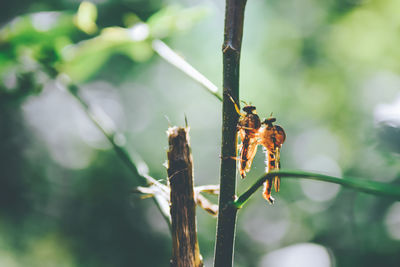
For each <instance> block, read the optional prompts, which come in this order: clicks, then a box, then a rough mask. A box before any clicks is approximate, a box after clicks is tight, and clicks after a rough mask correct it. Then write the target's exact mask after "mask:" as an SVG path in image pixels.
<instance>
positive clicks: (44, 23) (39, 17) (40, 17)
mask: <svg viewBox="0 0 400 267" xmlns="http://www.w3.org/2000/svg"><path fill="white" fill-rule="evenodd" d="M58 17H59V13H57V12H39V13H35V14H33V15H32V25H33V27H34V28H35V29H36V30H37V31H42V32H45V31H48V30H50V29H51V28H52V27H54V25H55V24H56V22H57V19H58Z"/></svg>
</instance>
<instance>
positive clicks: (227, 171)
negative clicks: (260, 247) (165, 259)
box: [214, 0, 246, 267]
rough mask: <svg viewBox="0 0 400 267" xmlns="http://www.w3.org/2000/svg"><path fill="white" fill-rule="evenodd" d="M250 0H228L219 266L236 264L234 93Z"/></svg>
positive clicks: (224, 46) (225, 266) (218, 235)
mask: <svg viewBox="0 0 400 267" xmlns="http://www.w3.org/2000/svg"><path fill="white" fill-rule="evenodd" d="M245 6H246V0H226V6H225V29H224V43H223V46H222V52H223V88H224V90H223V91H224V93H223V107H222V146H221V177H220V187H221V189H220V195H219V205H218V221H217V237H216V242H215V258H214V266H215V267H230V266H232V264H233V247H234V242H235V227H236V212H237V209H236V208H235V207H234V206H233V205H232V202H233V201H234V200H235V191H236V161H235V160H234V159H233V158H234V157H235V156H236V143H237V136H236V125H237V121H238V114H237V113H236V110H235V107H234V105H233V103H232V101H231V100H230V97H233V98H235V99H238V96H239V62H240V50H241V45H242V36H243V21H244V10H245Z"/></svg>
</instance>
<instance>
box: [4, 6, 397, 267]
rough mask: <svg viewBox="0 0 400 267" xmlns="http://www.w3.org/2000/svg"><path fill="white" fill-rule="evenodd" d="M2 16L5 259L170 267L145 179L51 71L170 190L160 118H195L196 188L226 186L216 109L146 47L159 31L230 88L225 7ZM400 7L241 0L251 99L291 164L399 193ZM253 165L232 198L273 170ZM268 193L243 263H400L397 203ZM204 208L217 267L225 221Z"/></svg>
mask: <svg viewBox="0 0 400 267" xmlns="http://www.w3.org/2000/svg"><path fill="white" fill-rule="evenodd" d="M198 4H201V5H202V6H201V7H198V6H197V5H198ZM178 6H181V7H178ZM182 6H184V7H185V8H182ZM1 7H2V8H0V23H1V24H2V28H1V29H0V136H1V137H2V139H1V140H2V142H1V144H0V171H1V174H0V226H1V227H0V266H7V267H8V266H11V267H12V266H85V267H86V266H96V267H97V266H100V267H101V266H167V265H168V264H169V257H170V254H171V248H170V247H171V244H170V243H171V242H170V238H169V233H168V227H167V225H166V224H165V222H164V221H163V219H162V216H161V215H160V214H159V212H158V210H157V209H156V208H155V206H154V204H153V202H151V201H149V200H140V199H136V198H134V197H133V196H132V195H131V189H132V188H133V187H134V186H136V185H137V179H136V178H137V177H134V176H132V175H131V173H130V172H129V170H128V169H127V168H126V166H125V165H123V163H122V162H120V160H119V159H118V157H117V156H116V155H115V153H114V152H113V151H112V149H111V146H110V145H109V144H108V143H107V140H106V139H105V138H104V137H103V136H102V134H101V133H100V132H99V131H98V130H97V129H96V128H95V126H94V125H93V124H92V122H91V121H90V120H89V119H88V118H87V115H86V114H85V113H84V112H83V111H82V109H81V107H80V106H79V104H78V103H77V102H76V101H75V99H73V98H72V97H71V96H70V95H69V94H68V93H67V92H65V91H63V90H60V86H59V82H58V78H57V77H59V74H60V73H64V74H67V75H68V76H69V77H70V79H71V80H72V81H73V82H75V83H78V84H79V85H80V87H81V88H82V95H83V96H84V97H85V99H87V101H88V102H89V103H90V104H93V105H94V106H98V107H101V109H102V110H103V114H106V115H107V116H103V117H102V116H101V114H102V113H101V112H99V111H98V110H97V111H96V112H97V113H96V114H100V117H101V119H102V121H103V123H104V124H106V126H108V127H112V128H115V129H118V130H119V131H120V132H123V133H124V134H125V136H126V139H124V138H122V139H120V140H118V142H119V143H121V144H125V145H126V146H127V149H128V150H130V151H132V152H133V151H134V152H135V153H138V154H139V155H140V156H141V157H142V158H143V160H144V161H145V162H146V163H147V164H148V165H149V168H150V173H151V175H152V176H154V177H156V178H157V179H160V180H164V177H165V176H166V171H165V169H164V167H163V166H162V163H163V162H164V161H165V158H166V155H165V150H166V145H167V140H166V136H165V130H166V128H167V126H168V122H167V120H166V119H165V117H164V116H165V115H166V116H168V117H169V119H170V120H171V121H172V123H173V124H183V123H184V119H183V118H184V114H186V115H187V117H188V121H189V125H190V127H191V142H192V149H193V156H194V164H195V179H196V184H208V183H212V184H216V183H218V176H219V167H218V165H219V162H220V159H219V145H220V139H221V137H220V132H221V131H220V125H221V120H220V117H221V113H220V109H221V105H220V102H219V101H218V100H216V99H215V98H214V97H213V96H212V95H209V94H207V93H206V92H204V91H202V90H201V89H200V88H199V86H198V85H196V84H195V83H193V81H191V80H190V79H188V78H187V77H185V76H184V75H183V74H182V73H180V72H179V71H177V70H176V69H175V68H173V67H171V66H170V65H168V64H167V63H165V62H163V61H162V60H161V59H160V58H158V57H157V55H156V54H155V53H154V51H153V50H152V40H153V39H155V38H164V39H165V41H166V42H168V43H169V45H170V46H171V47H173V48H174V49H176V50H177V51H178V52H179V53H180V54H181V55H183V56H184V57H185V58H186V60H187V61H189V62H191V63H192V64H193V65H194V66H195V67H196V68H198V69H199V70H200V71H202V72H203V73H204V74H205V75H206V76H207V77H209V79H210V80H212V81H213V82H214V83H215V84H217V85H220V84H221V83H220V80H221V77H222V62H221V58H222V56H221V52H220V48H221V43H222V37H223V16H224V4H223V3H222V2H221V1H204V2H201V3H199V2H198V1H161V0H153V1H137V0H114V1H111V0H105V1H92V2H84V3H81V2H80V1H72V0H63V1H50V0H40V1H33V2H32V1H23V0H19V1H14V2H12V1H11V2H10V1H8V2H7V4H2V6H1ZM399 10H400V6H399V1H397V0H371V1H363V0H359V1H350V0H341V1H317V0H288V1H275V0H269V1H249V2H248V5H247V10H246V20H245V29H244V41H243V47H242V56H241V58H242V61H241V98H242V99H243V100H245V101H247V102H252V104H254V105H256V106H257V110H258V112H259V114H260V115H261V116H262V117H266V116H268V115H269V114H270V113H271V112H273V114H274V116H275V117H277V119H278V124H279V125H281V126H283V127H284V128H285V131H286V133H287V141H286V143H285V144H284V147H283V150H282V155H281V160H282V165H283V167H284V168H285V167H288V168H290V169H302V170H309V171H317V172H321V173H327V174H331V175H336V176H341V175H348V176H359V177H364V178H365V179H376V180H378V181H381V182H388V183H389V182H390V183H396V184H399V182H400V164H399V160H400V158H399V157H400V156H399V155H400V149H399V147H400V137H399V129H400V119H399V118H400V74H399V72H400V49H399V47H398V44H399V43H400V34H399V28H400V19H399V18H400V17H399V16H398V11H399ZM253 164H254V166H253V168H252V170H251V172H250V173H249V175H248V177H247V178H246V179H245V180H243V181H238V191H239V192H242V191H244V190H245V189H246V188H247V187H248V186H249V185H250V184H252V183H253V182H254V181H255V180H256V178H258V177H259V176H261V175H262V173H263V170H264V168H263V155H262V153H261V151H259V154H257V156H256V159H255V161H254V163H253ZM275 196H276V200H277V201H276V204H275V205H274V206H269V205H267V204H266V203H264V202H263V201H262V198H261V195H260V194H257V195H256V196H255V197H254V198H253V199H251V200H250V201H249V203H248V204H246V207H244V209H243V210H241V211H240V213H239V219H238V233H237V243H236V251H235V266H278V267H279V266H294V264H293V262H295V263H296V264H297V266H299V264H302V263H303V262H304V264H305V266H308V267H310V266H319V267H320V266H333V265H334V264H336V265H337V266H378V265H379V266H380V265H384V266H397V265H398V262H399V261H400V258H399V255H400V254H399V252H400V231H399V229H400V228H399V222H400V208H399V203H397V202H394V201H393V200H391V199H387V198H380V197H375V196H370V195H365V194H363V193H357V192H354V191H351V190H347V189H341V188H340V187H339V186H337V185H332V184H325V183H319V182H311V181H294V180H283V181H282V185H281V192H279V193H278V194H276V195H275ZM214 201H216V200H214ZM198 215H199V216H198V230H199V241H200V249H201V252H202V254H203V256H204V258H205V262H206V265H207V266H211V262H212V256H213V243H214V235H215V219H214V218H211V217H210V216H209V215H207V214H206V213H205V212H203V211H201V210H199V211H198ZM308 255H312V256H308ZM310 257H312V260H310Z"/></svg>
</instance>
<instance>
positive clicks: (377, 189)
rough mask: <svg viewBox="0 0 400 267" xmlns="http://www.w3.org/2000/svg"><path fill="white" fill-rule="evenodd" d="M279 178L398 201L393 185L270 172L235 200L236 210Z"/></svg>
mask: <svg viewBox="0 0 400 267" xmlns="http://www.w3.org/2000/svg"><path fill="white" fill-rule="evenodd" d="M274 176H279V177H281V178H282V177H287V178H304V179H310V180H317V181H324V182H329V183H335V184H340V185H342V186H345V187H348V188H352V189H355V190H357V191H361V192H365V193H369V194H374V195H382V196H387V197H393V198H395V199H396V200H400V186H398V185H393V184H385V183H380V182H376V181H369V180H364V179H359V178H352V177H343V178H339V177H334V176H329V175H324V174H318V173H311V172H303V171H278V172H270V173H267V174H265V175H263V176H262V177H261V178H259V179H258V180H257V181H256V182H255V183H254V184H253V185H252V186H251V187H250V188H249V189H247V191H245V192H244V193H243V194H242V195H241V196H240V197H239V198H238V199H237V200H235V201H234V202H233V204H234V205H235V206H236V208H238V209H240V208H241V207H243V205H244V204H245V203H246V201H247V200H249V198H250V197H251V196H252V195H253V194H254V192H256V191H257V189H258V188H260V187H261V186H262V185H263V183H264V182H265V181H266V180H267V179H268V178H270V177H274Z"/></svg>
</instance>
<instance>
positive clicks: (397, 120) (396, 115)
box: [374, 94, 400, 127]
mask: <svg viewBox="0 0 400 267" xmlns="http://www.w3.org/2000/svg"><path fill="white" fill-rule="evenodd" d="M374 119H375V123H382V122H384V123H385V124H387V125H389V126H393V127H400V94H398V95H397V98H396V99H395V100H394V101H393V103H392V104H379V105H377V106H376V107H375V110H374Z"/></svg>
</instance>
